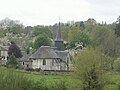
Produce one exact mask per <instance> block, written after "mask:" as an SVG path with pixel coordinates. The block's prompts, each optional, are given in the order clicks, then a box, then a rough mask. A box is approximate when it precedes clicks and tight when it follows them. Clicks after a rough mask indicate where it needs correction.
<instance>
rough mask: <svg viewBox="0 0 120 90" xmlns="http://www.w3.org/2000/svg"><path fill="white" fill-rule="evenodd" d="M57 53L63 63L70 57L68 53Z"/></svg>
mask: <svg viewBox="0 0 120 90" xmlns="http://www.w3.org/2000/svg"><path fill="white" fill-rule="evenodd" d="M55 52H56V54H57V55H58V56H59V57H60V58H61V59H62V60H63V61H65V60H66V57H67V55H68V52H67V51H55Z"/></svg>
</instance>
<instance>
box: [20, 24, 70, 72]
mask: <svg viewBox="0 0 120 90" xmlns="http://www.w3.org/2000/svg"><path fill="white" fill-rule="evenodd" d="M63 42H64V40H63V39H62V35H61V28H60V23H59V24H58V29H57V35H56V38H55V48H53V47H50V46H41V47H40V48H39V49H38V50H37V51H36V52H35V53H33V54H32V55H31V56H30V57H23V58H21V60H20V61H19V62H20V67H22V68H31V69H41V70H69V69H70V66H71V62H72V61H71V58H70V54H69V52H68V51H67V50H64V43H63Z"/></svg>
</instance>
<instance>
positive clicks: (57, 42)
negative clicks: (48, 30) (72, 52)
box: [55, 22, 64, 50]
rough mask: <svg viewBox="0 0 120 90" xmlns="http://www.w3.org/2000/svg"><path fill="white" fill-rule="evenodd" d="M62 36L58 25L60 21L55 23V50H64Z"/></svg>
mask: <svg viewBox="0 0 120 90" xmlns="http://www.w3.org/2000/svg"><path fill="white" fill-rule="evenodd" d="M63 42H64V41H63V38H62V34H61V26H60V22H59V24H58V25H57V33H56V38H55V47H56V48H57V50H64V43H63Z"/></svg>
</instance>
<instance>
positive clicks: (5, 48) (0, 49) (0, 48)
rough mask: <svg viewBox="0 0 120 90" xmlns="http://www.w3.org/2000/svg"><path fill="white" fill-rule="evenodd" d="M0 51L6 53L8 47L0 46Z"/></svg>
mask: <svg viewBox="0 0 120 90" xmlns="http://www.w3.org/2000/svg"><path fill="white" fill-rule="evenodd" d="M0 51H8V46H0Z"/></svg>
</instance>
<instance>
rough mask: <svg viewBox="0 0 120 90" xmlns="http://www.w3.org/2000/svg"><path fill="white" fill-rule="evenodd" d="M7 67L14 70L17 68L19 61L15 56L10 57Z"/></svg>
mask: <svg viewBox="0 0 120 90" xmlns="http://www.w3.org/2000/svg"><path fill="white" fill-rule="evenodd" d="M7 67H12V68H16V67H17V59H16V57H15V56H14V55H11V56H9V58H8V61H7Z"/></svg>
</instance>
